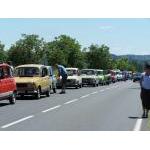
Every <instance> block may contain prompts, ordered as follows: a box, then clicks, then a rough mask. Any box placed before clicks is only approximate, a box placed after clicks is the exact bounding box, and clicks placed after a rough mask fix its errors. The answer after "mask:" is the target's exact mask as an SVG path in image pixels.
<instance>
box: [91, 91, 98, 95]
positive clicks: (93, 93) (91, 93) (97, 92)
mask: <svg viewBox="0 0 150 150" xmlns="http://www.w3.org/2000/svg"><path fill="white" fill-rule="evenodd" d="M96 93H98V91H95V92H92V93H90V95H93V94H96Z"/></svg>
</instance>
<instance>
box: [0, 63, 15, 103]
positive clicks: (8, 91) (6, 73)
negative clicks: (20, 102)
mask: <svg viewBox="0 0 150 150" xmlns="http://www.w3.org/2000/svg"><path fill="white" fill-rule="evenodd" d="M16 92H17V91H16V82H15V79H14V77H13V73H12V69H11V66H9V65H8V64H5V63H1V64H0V100H4V99H8V100H9V102H10V104H15V102H16Z"/></svg>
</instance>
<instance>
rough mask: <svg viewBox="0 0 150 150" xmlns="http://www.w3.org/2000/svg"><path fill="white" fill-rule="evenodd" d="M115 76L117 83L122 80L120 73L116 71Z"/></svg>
mask: <svg viewBox="0 0 150 150" xmlns="http://www.w3.org/2000/svg"><path fill="white" fill-rule="evenodd" d="M116 76H117V81H122V80H123V75H122V71H120V70H116Z"/></svg>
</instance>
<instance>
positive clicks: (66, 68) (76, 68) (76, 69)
mask: <svg viewBox="0 0 150 150" xmlns="http://www.w3.org/2000/svg"><path fill="white" fill-rule="evenodd" d="M66 69H68V70H78V68H66Z"/></svg>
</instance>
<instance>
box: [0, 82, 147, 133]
mask: <svg viewBox="0 0 150 150" xmlns="http://www.w3.org/2000/svg"><path fill="white" fill-rule="evenodd" d="M66 92H67V94H51V96H50V97H49V98H47V97H44V96H43V98H42V99H40V100H34V99H32V98H31V97H26V98H25V99H18V100H17V103H16V104H15V105H8V102H7V101H1V102H0V130H2V131H133V130H135V131H139V130H148V129H147V122H148V120H147V119H141V114H142V108H141V101H140V97H139V93H140V88H139V84H138V83H133V82H132V81H126V82H118V83H115V84H111V85H109V86H99V87H83V88H81V89H67V91H66Z"/></svg>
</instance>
